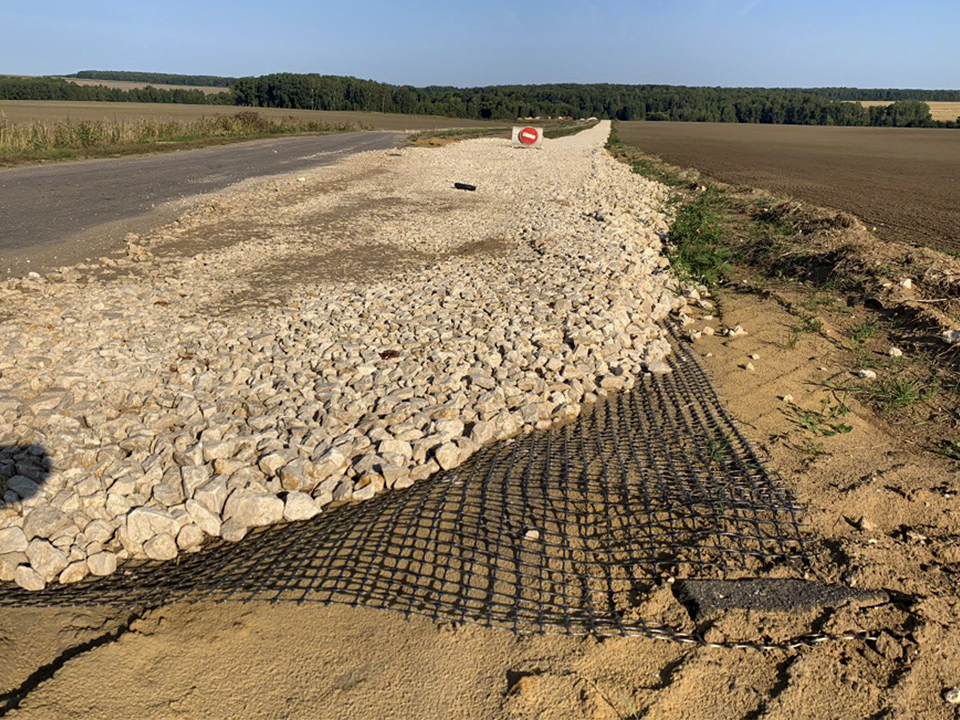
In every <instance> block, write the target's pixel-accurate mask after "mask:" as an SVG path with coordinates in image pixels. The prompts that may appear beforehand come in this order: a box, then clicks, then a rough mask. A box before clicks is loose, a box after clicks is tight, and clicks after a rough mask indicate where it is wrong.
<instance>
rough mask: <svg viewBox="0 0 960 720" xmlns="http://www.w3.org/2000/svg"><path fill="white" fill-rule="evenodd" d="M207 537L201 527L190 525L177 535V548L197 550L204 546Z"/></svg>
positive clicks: (181, 529)
mask: <svg viewBox="0 0 960 720" xmlns="http://www.w3.org/2000/svg"><path fill="white" fill-rule="evenodd" d="M205 536H206V534H205V533H204V531H203V530H202V529H201V528H200V526H199V525H195V524H194V523H188V524H186V525H184V526H183V527H182V528H180V532H179V533H177V547H178V548H180V549H181V550H188V551H189V550H195V549H197V548H199V547H200V546H201V545H202V544H203V539H204V537H205Z"/></svg>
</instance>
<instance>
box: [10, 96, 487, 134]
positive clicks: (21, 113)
mask: <svg viewBox="0 0 960 720" xmlns="http://www.w3.org/2000/svg"><path fill="white" fill-rule="evenodd" d="M241 110H255V111H256V112H258V113H260V114H261V115H263V116H265V117H268V118H286V117H295V118H300V119H306V120H316V121H318V122H325V123H333V124H337V123H345V124H353V123H360V124H362V125H365V126H367V127H371V128H374V129H376V130H433V129H437V128H462V127H486V126H494V127H496V126H500V125H503V124H504V123H503V121H499V122H498V121H489V120H487V121H485V120H469V119H465V118H447V117H438V116H433V115H399V114H395V113H376V112H346V111H344V112H334V111H325V110H285V109H280V108H241V107H236V106H234V105H177V104H174V103H108V102H69V101H60V100H0V121H2V119H3V118H5V119H6V120H7V122H9V123H21V122H34V121H47V122H56V121H58V120H66V119H67V118H69V119H71V120H104V121H110V120H135V119H137V118H149V119H151V120H180V121H190V120H198V119H200V118H202V117H213V116H215V115H234V114H236V113H237V112H239V111H241Z"/></svg>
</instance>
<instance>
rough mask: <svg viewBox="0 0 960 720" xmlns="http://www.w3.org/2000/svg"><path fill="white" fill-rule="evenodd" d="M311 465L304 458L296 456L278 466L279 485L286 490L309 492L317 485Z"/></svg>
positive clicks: (317, 481)
mask: <svg viewBox="0 0 960 720" xmlns="http://www.w3.org/2000/svg"><path fill="white" fill-rule="evenodd" d="M318 483H319V480H317V479H316V478H315V477H314V475H313V465H312V464H311V463H310V461H309V460H307V459H306V458H297V459H295V460H291V461H290V462H289V463H287V464H286V465H284V466H283V467H282V468H280V485H281V486H282V487H283V489H284V490H287V491H288V492H303V493H309V492H312V491H313V489H314V488H315V487H316V486H317V485H318Z"/></svg>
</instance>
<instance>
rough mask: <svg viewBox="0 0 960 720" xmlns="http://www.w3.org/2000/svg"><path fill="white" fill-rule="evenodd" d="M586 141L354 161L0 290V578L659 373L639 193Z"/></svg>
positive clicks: (374, 475) (192, 545)
mask: <svg viewBox="0 0 960 720" xmlns="http://www.w3.org/2000/svg"><path fill="white" fill-rule="evenodd" d="M608 130H609V127H608V125H607V124H606V123H603V124H601V125H600V126H598V127H597V128H594V129H592V130H589V131H586V132H583V133H580V134H579V135H575V136H572V137H569V138H564V139H561V140H555V141H547V143H546V146H545V147H544V148H543V149H542V150H539V151H537V150H519V149H513V148H511V147H510V144H509V142H507V141H501V140H477V141H472V142H465V143H460V144H457V145H452V146H448V147H446V148H443V149H439V150H437V149H413V148H411V149H405V150H403V151H399V152H398V151H388V152H376V153H368V154H365V155H361V156H356V157H354V158H350V159H348V160H347V161H345V162H344V163H341V164H340V165H337V166H332V167H329V168H322V169H318V170H317V171H316V172H313V173H310V174H307V175H305V176H303V177H300V178H276V179H272V180H269V181H266V182H260V184H258V185H254V186H247V187H244V188H242V189H240V190H236V191H234V192H232V193H228V194H224V195H222V196H219V197H218V198H217V200H216V201H215V202H212V203H206V204H204V205H202V206H200V207H198V208H197V209H196V210H193V211H191V212H190V213H187V214H186V215H184V216H183V217H182V218H181V219H180V220H179V221H177V222H176V223H174V224H172V225H170V226H167V227H164V228H160V229H158V230H157V231H156V233H154V234H153V235H151V236H150V237H144V238H136V237H131V238H130V239H129V240H130V243H129V246H128V251H127V257H126V258H121V259H119V260H117V259H105V260H104V261H103V263H102V264H97V265H96V266H80V267H78V268H70V269H62V270H61V271H60V272H58V273H53V274H51V275H50V276H48V277H40V276H36V275H34V276H32V277H28V278H23V279H19V280H12V281H8V282H7V283H5V284H3V285H0V479H2V483H0V491H2V503H0V579H2V580H4V581H9V580H14V581H16V583H17V584H19V585H20V586H21V587H24V588H28V589H40V588H43V587H44V586H45V585H46V584H47V583H51V582H55V581H58V582H61V583H68V582H76V581H79V580H81V579H83V578H84V577H86V576H88V575H91V574H92V575H107V574H110V573H112V572H114V571H115V570H116V568H117V566H118V564H119V563H122V562H123V561H124V560H125V559H128V558H150V559H154V560H169V559H172V558H174V557H176V556H177V554H178V553H180V552H191V551H195V550H197V549H199V548H200V546H201V545H202V544H203V543H204V542H205V541H206V540H208V539H209V538H211V537H220V538H223V539H225V540H228V541H236V540H239V539H241V538H242V537H243V536H244V535H245V534H246V533H247V532H248V530H249V529H250V528H252V527H256V526H261V525H266V524H271V523H278V522H283V521H294V520H302V519H307V518H310V517H312V516H314V515H315V514H317V513H318V512H320V511H321V509H322V508H324V506H327V505H330V504H336V503H338V502H345V501H361V500H367V499H369V498H371V497H373V496H374V495H376V494H377V493H379V492H384V491H387V490H390V489H398V488H404V487H407V486H409V485H410V484H412V483H414V482H416V481H417V480H421V479H424V478H426V477H428V476H429V475H430V474H432V473H434V472H436V471H437V470H439V469H440V468H444V469H450V468H454V467H456V466H457V465H459V464H460V463H462V462H463V461H464V460H465V459H466V458H467V457H469V456H470V455H471V454H473V453H474V452H476V450H477V449H478V448H479V447H480V446H482V445H485V444H488V443H492V442H495V441H497V440H500V439H504V438H507V437H510V436H513V435H516V434H519V433H524V432H528V431H530V430H532V429H534V428H545V427H548V426H550V425H551V424H553V423H556V422H560V421H564V420H567V419H569V418H572V417H575V416H576V415H577V414H578V413H579V412H580V407H581V404H583V403H589V402H592V401H594V400H596V399H597V398H598V397H600V396H603V395H605V394H606V393H608V392H612V391H616V390H621V389H625V388H629V387H631V386H632V385H633V383H634V378H635V376H637V375H638V374H640V373H641V372H644V371H650V372H662V371H665V370H666V366H665V363H664V362H663V357H664V355H665V354H666V353H668V352H669V346H668V344H667V342H666V340H665V338H663V337H662V332H661V330H660V329H659V327H658V326H657V324H656V323H657V321H659V320H662V319H663V318H664V317H665V316H667V315H668V314H669V313H670V312H671V311H675V310H679V309H681V308H682V307H683V306H684V300H683V299H682V298H680V297H679V296H678V295H676V294H675V293H674V292H673V290H672V289H671V288H672V287H673V285H671V278H670V275H669V274H668V273H667V272H666V270H665V268H666V261H665V259H664V257H663V256H662V254H661V245H660V241H659V234H660V233H663V232H664V231H665V230H666V223H665V219H664V217H663V215H662V214H661V213H660V210H659V208H660V207H661V205H662V202H663V200H664V199H665V195H664V192H663V190H662V188H661V187H660V186H658V185H655V184H653V183H649V182H647V181H645V180H643V179H642V178H640V177H638V176H636V175H633V174H632V173H631V172H630V171H629V169H628V168H626V167H625V166H623V165H621V164H619V163H617V162H615V161H614V160H613V159H611V158H610V157H609V156H608V155H607V154H606V153H605V152H604V150H603V148H602V146H603V143H604V141H605V139H606V135H607V132H608ZM455 181H463V182H469V183H472V184H475V185H477V187H478V191H477V192H476V193H467V192H462V191H458V190H455V189H453V183H454V182H455ZM277 198H287V199H288V200H289V201H288V202H284V203H279V204H278V202H277ZM268 208H273V209H272V210H270V211H269V212H268V211H267V209H268ZM332 210H337V211H338V212H339V215H337V217H340V218H341V220H340V221H339V223H332V224H331V222H329V221H328V222H327V223H326V225H324V223H323V222H319V221H316V218H320V217H327V218H328V219H329V217H331V215H330V212H331V211H332ZM324 213H326V215H324ZM200 237H203V238H207V240H209V241H211V242H212V244H213V246H214V247H216V244H217V242H220V245H221V247H219V249H213V250H211V251H209V252H204V253H202V254H190V253H188V256H187V257H184V256H182V254H180V255H177V254H175V253H171V252H164V250H165V249H168V248H170V247H173V246H174V245H175V244H176V243H177V242H179V243H181V246H182V245H183V243H185V242H187V241H188V240H189V241H190V242H194V243H196V242H199V241H198V240H197V238H200ZM358 253H361V254H360V255H358ZM363 253H366V254H365V255H364V254H363ZM338 257H342V258H354V259H355V260H356V258H359V260H357V261H356V262H354V264H352V265H351V264H350V263H349V262H346V264H344V263H341V264H340V265H338V264H337V262H338V261H337V258H338ZM104 272H106V275H104ZM273 276H275V277H273ZM272 280H275V282H274V281H272Z"/></svg>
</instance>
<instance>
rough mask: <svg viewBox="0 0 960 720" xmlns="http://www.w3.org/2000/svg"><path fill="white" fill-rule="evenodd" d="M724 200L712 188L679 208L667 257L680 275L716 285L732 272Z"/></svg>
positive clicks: (672, 227)
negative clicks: (723, 208)
mask: <svg viewBox="0 0 960 720" xmlns="http://www.w3.org/2000/svg"><path fill="white" fill-rule="evenodd" d="M722 203H723V199H722V198H721V196H720V194H719V193H718V192H717V191H716V190H714V189H712V188H710V189H707V190H706V191H704V192H702V193H700V194H699V195H697V196H696V198H695V199H694V200H692V201H691V202H688V203H686V204H684V205H682V206H681V207H680V209H679V210H678V211H677V214H676V217H675V218H674V220H673V224H672V226H671V228H670V239H671V247H670V248H669V250H668V253H667V254H668V257H669V258H670V262H671V263H672V264H673V267H674V269H675V270H676V271H677V272H678V273H680V275H684V276H687V277H689V278H691V279H693V280H696V281H698V282H701V283H704V284H707V285H716V284H717V283H718V282H720V281H721V280H723V279H725V278H726V277H727V276H728V275H729V274H730V271H731V268H730V263H729V259H730V248H728V247H727V246H726V245H725V244H724V239H723V218H722V215H721V209H722Z"/></svg>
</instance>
